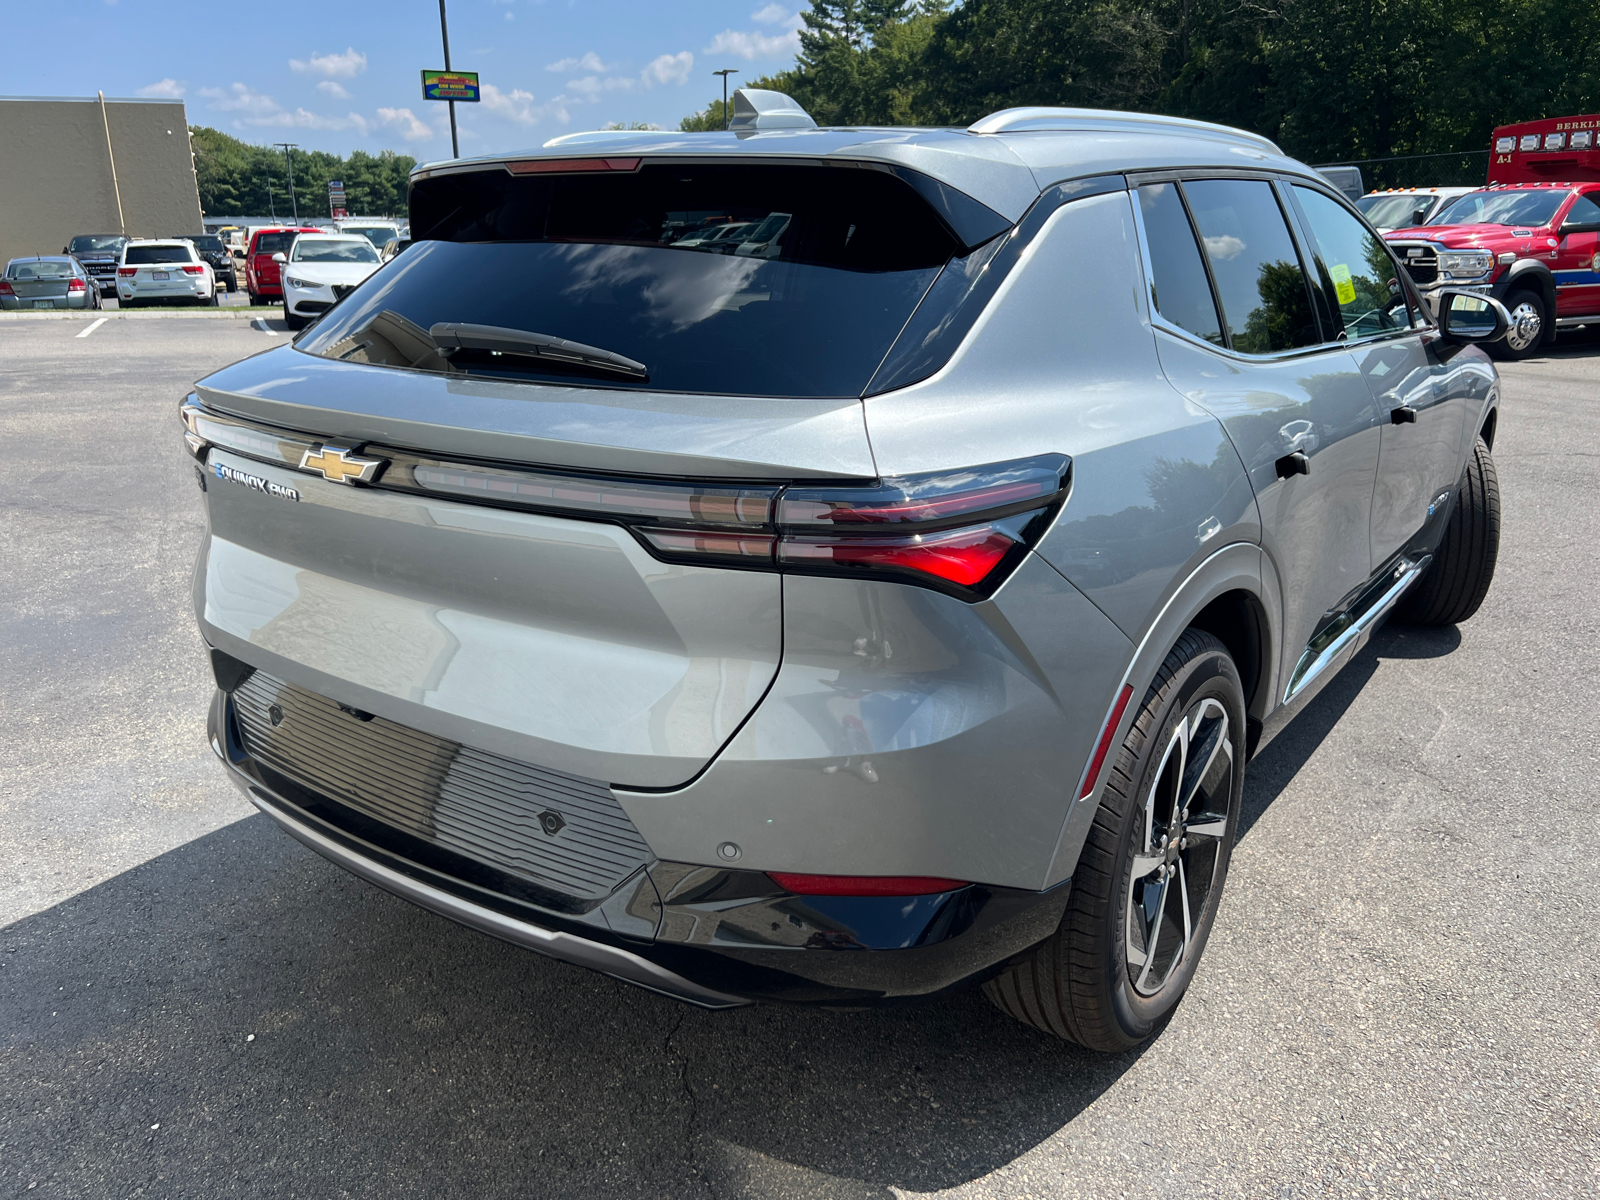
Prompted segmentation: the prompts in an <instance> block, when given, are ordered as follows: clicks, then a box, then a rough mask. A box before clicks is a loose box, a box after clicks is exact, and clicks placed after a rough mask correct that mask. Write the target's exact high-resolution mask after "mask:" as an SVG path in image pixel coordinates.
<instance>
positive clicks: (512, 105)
mask: <svg viewBox="0 0 1600 1200" xmlns="http://www.w3.org/2000/svg"><path fill="white" fill-rule="evenodd" d="M481 95H482V96H483V100H482V104H483V111H484V112H490V113H493V114H494V115H495V116H497V117H504V118H505V119H506V120H508V121H515V122H516V123H517V124H518V125H532V124H534V123H535V122H536V121H538V119H539V118H540V117H542V116H543V115H544V110H543V109H537V108H534V106H533V98H534V97H533V93H532V92H525V91H523V90H522V89H521V88H512V89H511V90H510V91H509V92H502V91H501V90H500V89H499V88H497V87H495V85H494V84H492V83H486V84H484V85H483V88H482V90H481Z"/></svg>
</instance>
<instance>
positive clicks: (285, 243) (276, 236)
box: [256, 233, 300, 254]
mask: <svg viewBox="0 0 1600 1200" xmlns="http://www.w3.org/2000/svg"><path fill="white" fill-rule="evenodd" d="M299 236H300V235H299V234H298V233H263V234H262V235H261V236H260V237H258V238H257V239H256V253H257V254H282V253H284V252H285V251H286V250H288V249H289V247H290V246H292V245H294V240H295V238H297V237H299Z"/></svg>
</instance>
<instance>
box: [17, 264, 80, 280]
mask: <svg viewBox="0 0 1600 1200" xmlns="http://www.w3.org/2000/svg"><path fill="white" fill-rule="evenodd" d="M72 274H74V272H73V270H72V264H71V263H69V262H14V263H12V264H11V266H10V268H9V269H8V270H7V271H6V278H7V279H66V278H68V277H69V276H71V275H72Z"/></svg>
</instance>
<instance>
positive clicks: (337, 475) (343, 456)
mask: <svg viewBox="0 0 1600 1200" xmlns="http://www.w3.org/2000/svg"><path fill="white" fill-rule="evenodd" d="M383 463H384V460H383V459H381V458H361V457H359V456H358V455H355V454H352V453H351V452H350V451H349V450H347V449H345V447H343V446H329V445H324V446H323V447H322V448H321V449H319V450H307V451H306V452H305V453H304V454H303V455H301V456H300V469H301V470H302V471H320V472H321V473H322V477H323V478H324V479H327V480H331V481H332V482H334V483H348V484H352V485H353V484H357V483H371V482H372V477H373V476H374V475H376V474H377V473H378V468H379V467H381V466H383Z"/></svg>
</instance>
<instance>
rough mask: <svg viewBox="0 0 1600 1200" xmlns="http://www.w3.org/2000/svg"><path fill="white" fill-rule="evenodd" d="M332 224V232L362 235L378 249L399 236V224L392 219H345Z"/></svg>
mask: <svg viewBox="0 0 1600 1200" xmlns="http://www.w3.org/2000/svg"><path fill="white" fill-rule="evenodd" d="M333 224H334V232H336V233H348V234H351V235H352V236H355V237H364V238H366V239H367V240H368V241H369V242H371V243H372V245H373V246H374V247H375V248H376V249H379V250H381V249H383V247H384V244H385V243H387V242H392V241H394V240H396V239H397V238H398V237H399V236H400V226H399V225H397V224H395V223H394V222H393V221H366V220H359V219H347V220H339V221H335V222H334V223H333Z"/></svg>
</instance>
